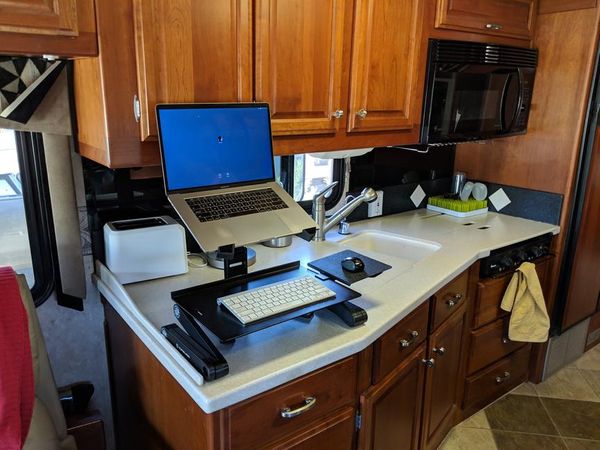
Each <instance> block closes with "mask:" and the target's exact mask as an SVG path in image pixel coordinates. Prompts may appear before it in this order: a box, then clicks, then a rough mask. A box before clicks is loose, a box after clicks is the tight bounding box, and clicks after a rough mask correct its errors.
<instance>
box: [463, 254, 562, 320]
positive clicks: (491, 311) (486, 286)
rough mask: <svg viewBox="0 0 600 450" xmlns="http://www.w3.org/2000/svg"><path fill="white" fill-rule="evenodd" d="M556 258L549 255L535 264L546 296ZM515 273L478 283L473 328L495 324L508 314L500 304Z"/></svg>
mask: <svg viewBox="0 0 600 450" xmlns="http://www.w3.org/2000/svg"><path fill="white" fill-rule="evenodd" d="M553 261H554V256H552V255H547V256H543V257H542V258H539V259H538V260H536V261H534V262H535V270H536V272H537V274H538V278H539V280H540V284H541V286H542V290H543V292H544V295H546V296H547V295H548V288H549V283H547V276H548V275H547V273H548V271H549V269H551V266H552V262H553ZM513 273H514V272H510V273H507V274H505V275H502V276H499V277H497V278H486V279H482V280H479V281H478V283H477V293H476V295H475V304H474V313H473V328H479V327H481V326H483V325H485V324H488V323H490V322H493V321H495V320H497V319H499V318H501V317H504V316H507V315H508V313H507V312H506V311H504V310H502V309H500V302H501V301H502V297H503V296H504V291H506V288H507V287H508V283H510V280H511V278H512V276H513Z"/></svg>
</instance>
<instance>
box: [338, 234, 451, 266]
mask: <svg viewBox="0 0 600 450" xmlns="http://www.w3.org/2000/svg"><path fill="white" fill-rule="evenodd" d="M339 244H340V245H344V246H346V247H349V248H352V249H355V250H357V251H360V250H367V251H371V252H374V253H380V254H383V255H389V256H394V257H397V258H402V259H405V260H408V261H411V262H413V263H415V262H418V261H421V260H422V259H425V258H426V257H428V256H429V255H431V254H433V253H435V252H437V251H438V250H439V249H440V248H441V247H442V246H441V244H438V243H437V242H431V241H424V240H421V239H414V238H410V237H407V236H402V235H400V234H393V233H387V232H385V231H374V230H365V231H360V232H358V233H356V234H353V235H352V236H350V237H348V238H345V239H343V240H341V241H339Z"/></svg>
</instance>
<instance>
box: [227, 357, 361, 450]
mask: <svg viewBox="0 0 600 450" xmlns="http://www.w3.org/2000/svg"><path fill="white" fill-rule="evenodd" d="M357 368H358V358H357V357H356V356H352V357H350V358H346V359H344V360H342V361H339V362H337V363H335V364H332V365H330V366H328V367H325V368H323V369H320V370H317V371H315V372H312V373H310V374H308V375H306V376H304V377H302V378H299V379H298V380H295V381H291V382H289V383H287V384H285V385H283V386H280V387H278V388H275V389H273V390H271V391H269V392H266V393H264V394H260V395H258V396H257V397H254V398H251V399H249V400H247V401H245V402H241V403H238V404H236V405H234V406H232V407H230V408H229V409H228V410H227V413H226V415H227V418H228V422H229V434H230V436H229V437H230V443H231V446H230V448H231V449H232V450H233V449H240V450H242V449H243V450H249V449H258V448H264V447H265V446H266V445H265V444H267V443H269V442H273V441H276V440H280V439H281V438H283V437H284V436H291V435H292V434H295V433H296V432H298V430H300V429H302V428H304V427H305V426H307V425H309V424H310V423H311V422H313V421H315V420H324V419H325V418H326V417H328V416H330V415H331V413H332V412H334V411H335V410H337V409H339V408H341V407H343V406H354V404H355V401H356V379H357ZM310 398H313V399H314V400H315V403H314V406H313V407H312V408H309V409H307V410H306V411H305V412H303V413H301V414H299V415H297V416H295V417H291V418H284V417H282V411H283V410H284V409H285V408H289V409H290V410H297V409H299V408H302V407H303V406H306V405H307V404H308V403H307V402H308V401H309V399H310Z"/></svg>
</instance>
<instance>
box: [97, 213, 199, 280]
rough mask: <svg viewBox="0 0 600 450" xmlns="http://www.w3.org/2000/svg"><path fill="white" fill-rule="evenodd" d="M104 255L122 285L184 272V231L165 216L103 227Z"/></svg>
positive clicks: (114, 223) (185, 265) (185, 268)
mask: <svg viewBox="0 0 600 450" xmlns="http://www.w3.org/2000/svg"><path fill="white" fill-rule="evenodd" d="M104 253H105V261H106V266H107V267H108V268H109V269H110V271H111V272H112V273H113V274H114V275H115V276H116V277H117V279H118V280H119V282H121V283H123V284H125V283H134V282H136V281H143V280H151V279H153V278H161V277H167V276H170V275H179V274H182V273H186V272H187V271H188V265H187V247H186V244H185V230H184V229H183V227H182V226H181V225H179V224H178V223H177V222H176V221H175V220H174V219H173V218H171V217H169V216H160V217H146V218H143V219H130V220H119V221H115V222H108V223H106V224H105V225H104Z"/></svg>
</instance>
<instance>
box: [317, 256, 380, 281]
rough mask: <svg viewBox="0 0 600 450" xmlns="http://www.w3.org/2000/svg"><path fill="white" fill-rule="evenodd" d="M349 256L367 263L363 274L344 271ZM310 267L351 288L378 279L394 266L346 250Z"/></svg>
mask: <svg viewBox="0 0 600 450" xmlns="http://www.w3.org/2000/svg"><path fill="white" fill-rule="evenodd" d="M349 256H356V257H358V258H360V259H362V261H363V262H364V263H365V270H364V271H362V272H356V273H352V272H348V271H347V270H344V269H342V261H343V260H344V259H346V258H347V257H349ZM308 267H312V268H313V269H315V270H318V271H319V272H321V273H322V274H324V275H327V276H329V277H331V278H334V279H336V280H339V281H341V282H342V283H344V284H346V285H348V286H350V285H351V284H352V283H356V282H357V281H360V280H363V279H365V278H368V277H371V278H372V277H376V276H377V275H379V274H380V273H381V272H383V271H385V270H388V269H391V268H392V266H390V265H388V264H384V263H382V262H380V261H377V260H376V259H372V258H369V257H368V256H364V255H361V254H360V253H356V252H353V251H352V250H344V251H343V252H339V253H334V254H333V255H329V256H326V257H325V258H321V259H317V260H315V261H311V262H309V263H308Z"/></svg>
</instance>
